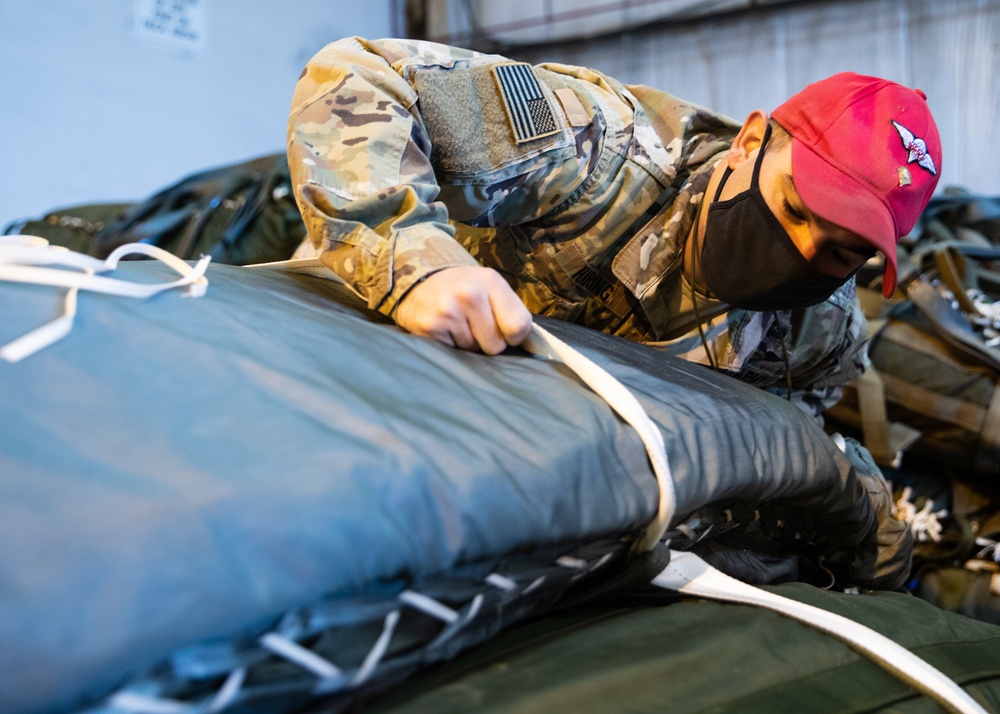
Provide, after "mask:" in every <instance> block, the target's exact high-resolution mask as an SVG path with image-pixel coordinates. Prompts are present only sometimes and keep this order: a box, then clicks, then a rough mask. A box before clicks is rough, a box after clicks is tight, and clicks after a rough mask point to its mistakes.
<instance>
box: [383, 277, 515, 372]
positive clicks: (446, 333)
mask: <svg viewBox="0 0 1000 714" xmlns="http://www.w3.org/2000/svg"><path fill="white" fill-rule="evenodd" d="M395 318H396V324H397V325H399V326H400V327H402V328H403V329H404V330H406V331H408V332H412V333H413V334H415V335H423V336H425V337H433V338H435V339H437V340H439V341H441V342H443V343H445V344H446V345H451V346H453V347H460V348H461V349H463V350H481V351H483V352H485V353H486V354H490V355H495V354H499V353H500V352H503V351H504V349H506V348H507V345H519V344H521V343H522V342H523V341H524V340H525V338H527V336H528V333H529V332H530V331H531V313H530V312H528V308H526V307H525V306H524V303H523V302H521V298H519V297H518V296H517V294H516V293H515V292H514V291H513V290H512V289H511V287H510V285H508V284H507V281H505V280H504V279H503V278H502V277H501V276H500V273H498V272H496V271H495V270H493V269H492V268H484V267H481V266H473V265H464V266H458V267H454V268H445V269H444V270H440V271H438V272H436V273H433V274H432V275H430V276H429V277H428V278H427V279H425V280H424V281H423V282H421V283H420V284H418V285H416V286H415V287H413V289H412V290H410V292H409V294H408V295H407V296H406V297H405V298H404V299H403V301H402V302H400V303H399V305H398V306H397V307H396V314H395Z"/></svg>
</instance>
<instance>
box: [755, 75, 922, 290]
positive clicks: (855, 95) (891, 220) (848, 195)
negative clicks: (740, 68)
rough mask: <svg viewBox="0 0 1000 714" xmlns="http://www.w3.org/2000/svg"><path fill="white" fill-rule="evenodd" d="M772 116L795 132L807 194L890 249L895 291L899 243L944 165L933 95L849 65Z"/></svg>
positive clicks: (817, 209) (796, 162)
mask: <svg viewBox="0 0 1000 714" xmlns="http://www.w3.org/2000/svg"><path fill="white" fill-rule="evenodd" d="M771 117H772V118H773V119H774V120H775V121H776V122H778V123H779V124H780V125H781V126H782V127H783V128H784V129H785V130H786V131H788V133H789V134H791V135H792V177H793V178H794V179H795V188H796V190H797V191H798V193H799V196H800V197H801V198H802V200H803V201H804V202H805V204H806V205H807V206H808V207H809V210H810V211H812V212H813V213H815V214H816V215H818V216H820V217H821V218H824V219H826V220H828V221H830V222H831V223H835V224H837V225H838V226H840V227H841V228H846V229H847V230H849V231H851V232H852V233H856V234H858V235H859V236H861V237H863V238H866V239H867V240H869V241H870V242H871V244H872V245H873V246H874V247H875V248H876V249H878V250H879V251H880V252H881V253H882V255H883V256H885V269H884V274H883V277H882V292H883V294H884V295H885V296H886V297H889V296H890V295H892V293H893V291H894V290H895V289H896V243H898V242H899V239H900V238H901V237H903V236H905V235H906V234H907V233H909V232H910V230H911V229H912V228H913V226H914V225H915V224H916V222H917V218H919V216H920V213H921V211H923V210H924V208H925V207H926V206H927V202H928V201H929V200H930V198H931V194H932V193H934V188H935V186H937V182H938V177H939V176H940V172H941V138H940V137H939V136H938V130H937V126H936V125H935V124H934V118H933V117H932V116H931V112H930V109H928V108H927V96H926V95H925V94H924V93H923V92H921V91H920V90H919V89H908V88H907V87H904V86H902V85H900V84H896V83H895V82H890V81H889V80H886V79H880V78H878V77H866V76H864V75H860V74H854V73H853V72H841V73H840V74H835V75H833V76H832V77H829V78H827V79H824V80H822V81H819V82H815V83H814V84H810V85H809V86H808V87H806V88H805V89H803V90H802V91H801V92H799V93H798V94H796V95H795V96H793V97H792V98H791V99H789V100H788V101H787V102H785V103H784V104H782V105H781V106H780V107H778V108H777V109H775V110H774V111H773V112H772V113H771Z"/></svg>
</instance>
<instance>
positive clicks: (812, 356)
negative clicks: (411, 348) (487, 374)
mask: <svg viewBox="0 0 1000 714" xmlns="http://www.w3.org/2000/svg"><path fill="white" fill-rule="evenodd" d="M739 128H740V125H739V123H738V122H735V121H733V120H732V119H729V118H727V117H724V116H722V115H719V114H716V113H713V112H710V111H708V110H706V109H704V108H702V107H699V106H697V105H695V104H692V103H690V102H684V101H681V100H678V99H676V98H675V97H673V96H671V95H669V94H667V93H665V92H661V91H657V90H653V89H650V88H648V87H644V86H625V85H622V84H621V83H619V82H617V81H616V80H614V79H612V78H610V77H606V76H605V75H603V74H601V73H599V72H596V71H594V70H591V69H585V68H581V67H571V66H566V65H559V64H542V65H538V66H535V67H529V66H528V65H525V64H521V63H515V62H512V61H510V60H508V59H505V58H503V57H499V56H496V55H483V54H479V53H475V52H471V51H467V50H460V49H456V48H451V47H445V46H443V45H438V44H433V43H428V42H418V41H407V40H379V41H368V40H363V39H360V38H347V39H344V40H341V41H339V42H335V43H333V44H330V45H328V46H327V47H325V48H324V49H323V50H322V51H320V52H319V54H317V55H316V56H315V57H314V58H313V59H312V60H311V61H310V62H309V64H308V65H307V67H306V68H305V70H304V71H303V73H302V76H301V77H300V79H299V82H298V85H297V86H296V90H295V96H294V99H293V103H292V110H291V117H290V121H289V128H288V154H289V163H290V166H291V172H292V183H293V186H294V189H295V195H296V198H297V200H298V203H299V207H300V208H301V210H302V214H303V218H304V220H305V224H306V227H307V229H308V231H309V235H310V237H311V239H312V241H313V243H314V245H315V247H316V249H317V251H319V252H320V254H321V256H322V259H323V261H324V263H325V264H326V265H328V266H329V267H330V268H331V269H333V270H334V271H335V272H336V273H337V274H338V275H340V276H341V277H342V278H344V279H345V280H347V281H348V283H349V284H350V285H351V286H352V287H353V288H354V289H355V290H356V291H357V292H358V293H359V294H360V295H362V296H363V297H364V298H365V299H366V300H367V301H368V304H369V306H370V307H371V308H373V309H376V310H378V311H380V312H382V313H383V314H385V315H389V316H391V315H392V314H393V311H394V310H395V308H396V306H397V305H398V304H399V302H400V300H401V299H402V298H403V297H404V296H405V295H406V293H407V291H408V290H409V289H410V288H412V287H413V286H414V285H415V284H417V283H418V282H419V281H421V280H422V279H424V278H426V277H427V276H428V275H430V274H431V273H433V272H435V271H438V270H441V269H442V268H447V267H452V266H460V265H476V264H481V265H486V266H489V267H492V268H495V269H496V270H498V271H499V272H500V273H501V274H502V275H503V276H504V277H505V278H506V279H507V281H508V282H509V283H510V284H511V286H512V287H513V288H514V290H515V291H516V292H517V294H518V295H519V296H520V297H521V298H522V300H524V302H525V304H526V305H527V307H528V309H529V310H530V311H531V312H533V313H535V314H541V315H548V316H553V317H557V318H560V319H564V320H570V321H574V322H579V323H582V324H586V325H589V326H591V327H594V328H597V329H600V330H603V331H605V332H610V333H614V334H618V335H621V336H623V337H626V338H629V339H632V340H637V341H643V342H659V343H660V344H661V345H662V349H664V350H665V351H669V352H671V353H674V354H679V355H681V356H684V357H686V358H688V359H696V360H702V361H704V360H705V355H704V350H703V348H702V347H701V341H700V339H698V338H697V337H696V338H693V339H697V342H692V338H691V336H690V334H691V333H688V331H689V330H690V329H691V328H692V327H694V326H693V325H687V326H686V327H685V328H684V330H682V331H681V332H682V334H667V333H665V332H664V326H665V325H666V323H667V320H668V318H669V317H671V316H672V315H673V314H674V312H675V310H676V305H677V292H678V290H677V286H678V283H679V281H680V278H681V272H682V271H681V264H682V256H683V251H684V246H685V242H686V239H687V236H688V234H689V232H690V229H691V226H692V224H693V222H694V221H695V220H697V216H698V211H699V208H700V206H701V204H702V199H703V198H704V193H705V187H706V186H707V184H708V180H709V178H710V176H711V173H712V170H713V169H714V168H715V166H716V164H717V162H718V161H719V159H720V158H721V157H722V156H723V155H724V152H725V151H726V150H727V149H728V148H729V146H730V144H731V143H732V140H733V138H734V137H735V136H736V134H737V132H738V131H739ZM853 288H854V286H853V283H851V284H849V285H847V286H845V288H844V289H842V290H841V291H838V293H837V294H836V295H834V297H833V298H831V299H830V300H829V301H827V302H826V303H824V304H823V305H821V306H818V307H816V308H811V309H808V310H795V311H786V312H779V313H753V312H746V311H743V310H730V311H728V312H727V313H725V314H723V315H721V316H717V317H716V322H715V323H713V324H712V325H710V326H709V332H710V333H711V334H710V335H709V338H710V340H711V344H712V345H713V352H715V353H716V354H715V356H714V357H715V359H714V361H715V362H716V363H717V364H718V365H719V366H720V367H722V368H724V369H726V370H727V371H729V372H730V373H732V374H733V375H734V376H736V377H737V378H740V379H742V380H744V381H747V382H750V383H753V384H756V385H758V386H760V387H763V388H768V389H774V390H778V391H781V390H783V389H784V388H785V373H786V369H785V362H786V359H785V357H786V352H787V357H788V363H789V366H790V367H791V374H792V375H793V385H792V386H793V387H794V389H795V391H796V393H797V395H798V398H799V402H800V404H803V405H805V406H807V407H808V408H810V410H812V411H815V412H817V413H818V411H819V410H820V409H821V408H823V407H824V406H826V405H828V404H829V403H831V399H834V400H835V397H836V395H837V387H838V385H840V384H842V383H843V382H846V381H848V380H850V379H852V378H853V377H855V376H857V374H859V373H860V371H861V370H862V369H863V366H864V364H863V363H864V360H865V359H866V358H865V356H864V350H863V337H864V334H865V325H864V318H863V316H862V315H861V313H860V310H859V309H858V307H857V300H856V298H855V297H854V291H853ZM675 332H676V330H675ZM683 333H688V335H687V336H685V334H683ZM694 334H697V333H694Z"/></svg>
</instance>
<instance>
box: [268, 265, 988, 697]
mask: <svg viewBox="0 0 1000 714" xmlns="http://www.w3.org/2000/svg"><path fill="white" fill-rule="evenodd" d="M257 267H274V268H284V269H286V270H292V271H296V272H305V273H309V274H313V275H318V276H321V277H325V278H329V279H332V280H335V281H337V282H340V283H343V280H341V279H340V278H339V277H338V276H336V275H335V274H334V273H333V271H331V270H329V269H328V268H325V267H324V266H323V265H322V263H320V262H319V260H317V259H311V258H310V259H303V260H296V261H286V262H280V263H268V264H262V265H261V266H257ZM523 347H524V348H525V349H527V350H528V351H529V352H531V353H532V354H534V355H535V356H538V357H543V358H546V359H552V360H556V361H559V362H562V363H563V364H565V365H566V366H567V367H569V368H570V369H572V370H573V371H574V372H575V373H576V375H577V376H578V377H579V378H580V379H581V380H583V382H584V383H585V384H587V386H588V387H590V388H591V389H592V390H594V392H596V393H597V394H598V395H599V396H600V397H602V398H603V399H604V400H605V401H606V402H607V403H608V404H609V405H610V406H611V408H612V409H614V410H615V411H616V412H617V413H618V415H619V416H621V418H622V419H624V420H625V421H626V422H627V423H628V424H629V425H631V426H632V427H633V428H635V430H636V431H637V432H638V433H639V437H640V438H641V439H642V442H643V444H644V445H645V447H646V451H647V453H648V455H649V460H650V462H651V464H652V466H653V472H654V474H655V476H656V480H657V483H658V484H659V487H660V500H659V507H658V509H657V513H656V516H655V517H654V518H653V521H652V522H651V523H650V524H649V526H648V527H647V529H646V532H645V533H644V534H643V536H642V537H641V538H640V539H639V540H637V541H636V543H635V546H636V547H638V548H639V549H640V550H649V549H651V548H653V546H655V545H656V544H657V542H659V540H660V539H661V538H662V537H663V534H664V532H665V531H666V529H667V527H668V526H669V524H670V519H671V518H672V517H673V514H674V509H675V493H674V482H673V477H672V475H671V473H670V468H669V464H668V462H667V454H666V448H665V446H664V442H663V436H662V434H660V430H659V429H658V428H657V427H656V425H655V424H654V423H653V421H652V420H651V419H650V418H649V415H648V414H646V410H645V409H643V407H642V405H641V404H640V403H639V401H638V400H637V399H636V398H635V396H634V395H633V394H632V393H631V392H629V391H628V389H626V388H625V386H624V385H622V384H621V382H619V381H618V380H617V379H615V378H614V377H613V376H612V375H610V374H608V373H607V372H606V371H605V370H604V369H603V368H602V367H600V366H599V365H597V364H595V363H594V362H592V361H591V360H589V359H587V358H586V357H584V356H583V355H582V354H580V353H579V352H577V351H576V350H575V349H574V348H572V347H570V346H569V345H567V344H566V343H565V342H563V341H562V340H559V339H558V338H556V337H555V336H554V335H552V334H551V333H549V332H548V331H546V330H545V329H543V328H541V327H539V326H538V325H533V326H532V330H531V335H530V336H529V338H528V340H527V341H526V342H525V344H524V345H523ZM653 584H655V585H658V586H659V587H662V588H666V589H668V590H676V591H678V592H681V593H684V594H688V595H695V596H698V597H703V598H710V599H713V600H722V601H726V602H736V603H743V604H747V605H755V606H758V607H765V608H768V609H770V610H773V611H775V612H778V613H781V614H783V615H787V616H788V617H791V618H793V619H796V620H798V621H800V622H803V623H805V624H807V625H810V626H812V627H815V628H816V629H818V630H820V631H821V632H825V633H827V634H829V635H832V636H834V637H837V638H838V639H840V640H842V641H845V642H847V643H848V644H850V645H851V646H853V647H855V648H857V649H858V650H859V651H861V652H863V653H864V654H866V655H867V656H869V657H871V658H872V659H873V660H874V661H875V662H877V663H878V664H880V665H881V666H882V667H884V668H885V669H886V670H888V671H889V672H891V673H893V674H894V675H896V676H898V677H899V678H900V679H902V680H903V681H905V682H907V683H909V684H911V685H913V686H914V687H916V688H917V689H918V690H919V691H922V692H924V693H925V694H927V695H928V696H930V697H931V698H933V699H935V700H936V701H938V702H939V703H940V704H941V705H942V706H944V707H945V708H947V709H948V710H949V711H952V712H959V713H960V714H985V710H984V709H983V708H982V707H980V706H979V704H978V703H976V701H975V700H973V699H972V697H970V696H969V695H968V694H966V692H965V691H964V690H963V689H962V688H961V687H959V686H958V684H956V683H955V682H953V681H952V680H951V679H949V678H948V677H947V676H945V675H944V674H943V673H942V672H941V671H939V670H937V669H935V668H934V667H931V666H930V665H929V664H927V663H926V662H924V661H923V660H922V659H920V658H919V657H917V656H916V655H914V654H913V653H912V652H910V651H909V650H907V649H906V648H905V647H902V646H900V645H898V644H896V643H895V642H893V641H892V640H890V639H889V638H887V637H884V636H883V635H880V634H879V633H877V632H875V631H874V630H872V629H870V628H868V627H865V626H864V625H861V624H859V623H857V622H854V621H853V620H849V619H847V618H845V617H841V616H840V615H835V614H833V613H830V612H827V611H826V610H822V609H820V608H818V607H813V606H811V605H805V604H803V603H800V602H797V601H795V600H791V599H789V598H785V597H781V596H780V595H775V594H774V593H770V592H768V591H766V590H761V589H760V588H756V587H754V586H752V585H747V584H746V583H743V582H740V581H739V580H736V579H735V578H731V577H729V576H728V575H725V574H724V573H722V572H720V571H718V570H716V569H715V568H713V567H712V566H710V565H709V564H708V563H706V562H705V561H704V560H702V559H701V558H699V557H698V556H696V555H694V554H692V553H685V552H680V551H671V559H670V564H669V565H668V566H667V567H666V568H665V569H664V571H663V572H662V573H660V574H659V575H658V576H656V578H654V579H653ZM531 587H532V586H529V588H527V589H526V590H525V591H524V592H527V591H528V590H529V589H531Z"/></svg>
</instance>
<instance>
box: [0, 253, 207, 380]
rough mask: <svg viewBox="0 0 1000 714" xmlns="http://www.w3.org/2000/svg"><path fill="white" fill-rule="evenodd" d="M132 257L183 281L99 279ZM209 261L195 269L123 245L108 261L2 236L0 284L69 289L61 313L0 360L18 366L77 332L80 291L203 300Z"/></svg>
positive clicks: (0, 352)
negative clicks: (152, 261) (175, 293)
mask: <svg viewBox="0 0 1000 714" xmlns="http://www.w3.org/2000/svg"><path fill="white" fill-rule="evenodd" d="M134 254H140V255H145V256H148V257H151V258H156V259H157V260H160V261H162V262H164V263H166V264H167V265H168V266H170V267H171V268H172V269H173V270H174V271H176V272H177V273H178V274H179V275H180V276H181V277H180V278H178V279H177V280H172V281H169V282H165V283H135V282H131V281H128V280H117V279H115V278H107V277H103V276H100V275H97V273H105V272H109V271H112V270H115V269H116V268H117V267H118V262H119V261H120V260H121V259H122V258H124V257H125V256H127V255H134ZM210 260H211V259H210V258H209V257H208V256H203V257H202V258H201V260H199V261H198V262H197V263H196V264H195V265H194V266H191V265H189V264H188V263H186V262H184V261H183V260H181V259H180V258H178V257H177V256H175V255H172V254H170V253H168V252H167V251H165V250H163V249H161V248H157V247H156V246H152V245H147V244H145V243H129V244H127V245H123V246H120V247H118V248H116V249H115V250H114V251H113V252H112V253H111V254H110V255H109V256H108V257H107V258H106V259H105V260H98V259H97V258H92V257H91V256H89V255H84V254H82V253H75V252H73V251H71V250H67V249H66V248H62V247H59V246H54V245H49V243H48V241H46V240H45V239H44V238H39V237H38V236H27V235H17V236H0V280H5V281H8V282H17V283H32V284H35V285H50V286H54V287H62V288H67V292H66V297H65V300H64V303H63V314H62V315H59V316H57V317H56V318H55V319H53V320H51V321H50V322H48V323H46V324H44V325H41V326H40V327H37V328H35V329H33V330H31V331H30V332H27V333H25V334H24V335H21V336H20V337H18V338H16V339H14V340H12V341H11V342H8V343H7V344H6V345H3V346H2V347H0V359H3V360H4V361H6V362H19V361H20V360H22V359H24V358H25V357H29V356H31V355H33V354H34V353H36V352H38V351H39V350H41V349H44V348H45V347H48V346H49V345H51V344H53V343H54V342H57V341H58V340H60V339H62V338H63V337H65V336H66V335H67V334H69V332H70V330H72V329H73V319H74V317H75V316H76V304H77V295H78V293H79V291H80V290H87V291H91V292H101V293H107V294H109V295H118V296H122V297H131V298H138V299H143V298H148V297H151V296H153V295H155V294H157V293H160V292H163V291H165V290H173V289H176V288H184V292H183V294H184V295H185V296H186V297H201V296H202V295H204V294H205V289H206V288H207V287H208V280H207V279H206V278H205V270H206V269H207V268H208V263H209V261H210ZM39 266H58V267H39Z"/></svg>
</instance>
